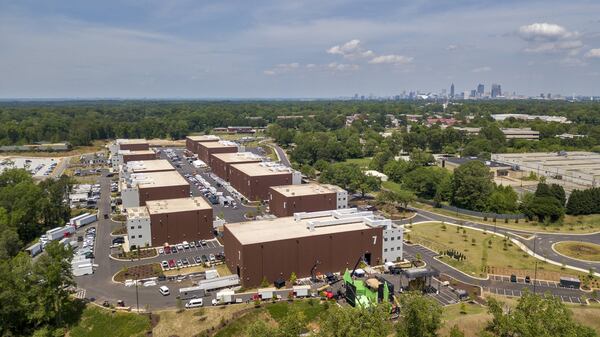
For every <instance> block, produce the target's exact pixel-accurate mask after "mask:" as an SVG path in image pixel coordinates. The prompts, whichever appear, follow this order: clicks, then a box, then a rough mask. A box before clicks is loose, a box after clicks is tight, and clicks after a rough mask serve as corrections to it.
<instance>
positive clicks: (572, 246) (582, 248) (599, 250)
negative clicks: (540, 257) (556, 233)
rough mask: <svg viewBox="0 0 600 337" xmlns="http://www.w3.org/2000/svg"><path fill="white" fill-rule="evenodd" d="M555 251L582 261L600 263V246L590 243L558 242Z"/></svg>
mask: <svg viewBox="0 0 600 337" xmlns="http://www.w3.org/2000/svg"><path fill="white" fill-rule="evenodd" d="M554 249H556V251H558V252H559V253H561V254H563V255H566V256H569V257H572V258H575V259H580V260H586V261H596V262H598V261H600V245H596V244H593V243H589V242H575V241H563V242H558V243H557V244H556V245H555V246H554Z"/></svg>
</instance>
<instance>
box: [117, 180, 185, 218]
mask: <svg viewBox="0 0 600 337" xmlns="http://www.w3.org/2000/svg"><path fill="white" fill-rule="evenodd" d="M189 196H190V184H189V183H188V182H187V181H186V180H185V179H184V178H183V177H182V176H181V175H180V174H179V173H178V172H177V171H164V172H151V173H136V174H131V175H130V177H129V178H127V179H124V180H123V181H122V182H121V199H122V201H123V207H124V208H126V209H128V208H130V207H139V206H144V205H146V202H147V201H152V200H163V199H175V198H187V197H189Z"/></svg>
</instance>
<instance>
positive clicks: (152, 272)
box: [114, 263, 162, 282]
mask: <svg viewBox="0 0 600 337" xmlns="http://www.w3.org/2000/svg"><path fill="white" fill-rule="evenodd" d="M160 275H162V269H161V267H160V264H158V263H151V264H143V265H140V266H133V267H129V268H126V269H124V270H121V271H120V272H118V273H117V274H116V275H115V277H114V279H115V281H116V282H124V281H125V280H133V279H146V278H151V277H158V276H160Z"/></svg>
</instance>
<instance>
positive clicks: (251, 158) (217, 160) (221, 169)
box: [210, 152, 262, 181]
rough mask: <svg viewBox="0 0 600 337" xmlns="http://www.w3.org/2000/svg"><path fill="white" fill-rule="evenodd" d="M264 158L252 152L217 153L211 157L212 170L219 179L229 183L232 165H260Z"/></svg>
mask: <svg viewBox="0 0 600 337" xmlns="http://www.w3.org/2000/svg"><path fill="white" fill-rule="evenodd" d="M261 161H262V157H261V156H259V155H256V154H254V153H252V152H235V153H216V154H213V155H211V160H210V164H211V165H210V168H211V169H212V171H213V173H214V174H216V175H217V177H219V178H221V179H223V180H225V181H229V175H230V170H231V165H233V164H247V163H260V162H261Z"/></svg>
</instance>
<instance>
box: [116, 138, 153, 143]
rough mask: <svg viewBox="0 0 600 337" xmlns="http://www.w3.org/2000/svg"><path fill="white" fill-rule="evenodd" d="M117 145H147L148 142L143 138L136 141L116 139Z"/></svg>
mask: <svg viewBox="0 0 600 337" xmlns="http://www.w3.org/2000/svg"><path fill="white" fill-rule="evenodd" d="M116 143H117V144H148V141H147V140H145V139H143V138H137V139H117V140H116Z"/></svg>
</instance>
